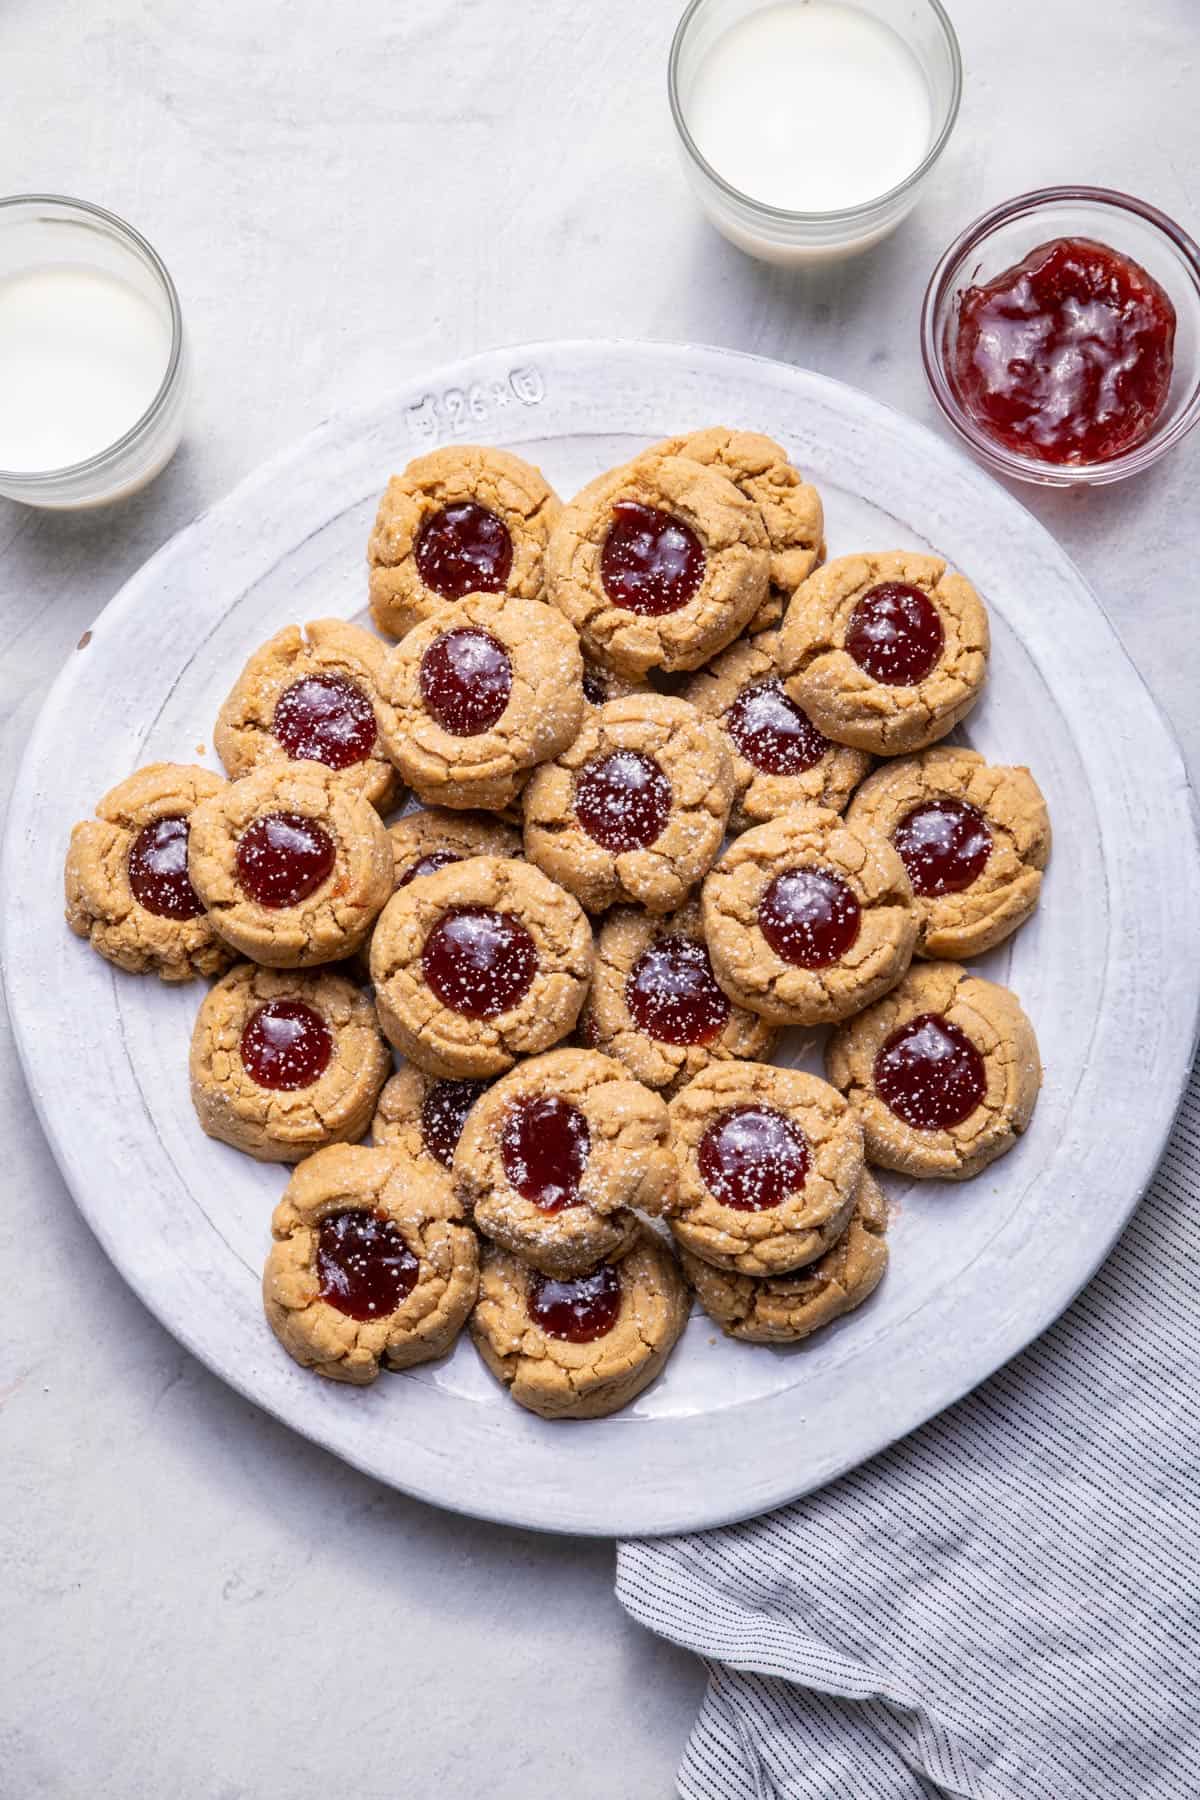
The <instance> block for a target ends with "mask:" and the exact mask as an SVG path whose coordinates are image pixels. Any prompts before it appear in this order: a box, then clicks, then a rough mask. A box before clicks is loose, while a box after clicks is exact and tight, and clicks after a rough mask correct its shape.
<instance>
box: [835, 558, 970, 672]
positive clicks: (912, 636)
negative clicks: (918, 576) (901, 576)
mask: <svg viewBox="0 0 1200 1800" xmlns="http://www.w3.org/2000/svg"><path fill="white" fill-rule="evenodd" d="M945 642H946V633H945V631H944V630H943V629H942V620H941V615H940V614H939V612H938V609H937V607H936V606H935V605H934V604H933V601H932V600H931V599H930V598H929V595H928V594H923V593H922V592H921V589H920V588H915V587H910V586H909V585H908V583H907V582H906V581H881V582H880V583H879V585H878V586H877V587H873V588H870V589H868V591H867V592H866V593H865V594H864V595H863V597H862V599H861V600H860V601H859V603H858V605H857V606H856V607H855V609H854V611H853V612H852V613H851V615H850V626H849V629H848V631H847V632H846V649H847V650H848V651H849V653H850V655H851V656H852V657H853V658H854V660H855V662H856V663H857V664H858V666H859V668H860V669H862V670H863V671H864V672H865V673H866V674H867V675H869V676H870V677H871V680H872V681H881V682H882V683H883V684H884V686H885V687H916V685H917V683H918V682H920V681H924V680H925V677H926V676H927V675H929V674H930V673H931V672H932V670H933V668H934V667H935V665H936V663H937V660H938V657H939V656H940V655H941V654H942V649H943V646H944V645H945Z"/></svg>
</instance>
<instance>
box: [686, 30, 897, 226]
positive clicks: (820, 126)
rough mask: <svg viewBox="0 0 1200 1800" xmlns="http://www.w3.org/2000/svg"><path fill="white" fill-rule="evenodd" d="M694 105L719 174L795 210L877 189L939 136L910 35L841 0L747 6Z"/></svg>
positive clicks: (705, 70) (701, 143)
mask: <svg viewBox="0 0 1200 1800" xmlns="http://www.w3.org/2000/svg"><path fill="white" fill-rule="evenodd" d="M686 108H687V119H688V125H689V128H690V130H691V133H692V137H693V139H694V140H695V142H696V144H697V146H698V147H699V149H700V152H701V154H702V155H703V156H704V157H705V158H706V160H707V161H708V162H709V163H710V164H711V165H712V167H713V168H714V169H715V170H716V171H717V173H718V175H721V176H723V177H724V179H725V180H726V181H727V182H728V183H729V184H730V186H731V187H735V188H737V189H738V190H739V191H740V192H741V193H743V194H747V195H748V196H749V197H750V198H751V199H753V200H758V201H761V202H762V203H763V204H765V205H768V206H776V207H781V208H785V209H786V210H788V211H789V212H834V211H837V210H839V209H841V208H843V207H848V206H857V205H859V204H860V203H861V202H863V201H866V200H873V199H876V198H877V197H878V196H879V195H880V194H884V193H886V192H887V191H888V189H889V188H893V187H895V186H896V185H897V183H899V182H901V181H903V180H904V178H905V176H906V175H910V174H911V173H912V171H913V170H914V169H915V168H916V167H917V165H918V163H920V162H921V161H922V159H923V158H924V156H925V153H926V151H927V150H928V149H929V147H930V144H931V142H932V139H933V112H932V107H931V104H930V95H929V89H928V87H927V85H926V82H925V78H924V76H923V75H922V73H921V69H920V66H919V65H918V63H917V61H916V58H915V57H914V56H913V54H912V52H911V51H910V50H909V48H908V46H907V45H906V44H905V43H904V42H903V41H902V40H901V39H900V38H899V37H898V36H897V35H896V33H895V32H894V31H893V30H892V29H891V27H890V26H887V25H884V24H882V23H881V22H880V21H879V20H878V19H873V18H871V17H870V16H869V15H868V14H867V13H864V12H860V11H859V10H858V8H857V7H855V6H848V5H841V4H839V0H780V3H779V4H778V5H774V6H767V7H764V8H763V9H762V10H761V11H759V12H753V13H750V14H749V15H748V16H747V17H746V18H744V19H742V20H741V21H740V23H739V24H737V25H734V26H733V27H732V28H731V29H730V30H729V31H726V32H725V33H723V35H722V36H721V37H719V38H718V39H717V40H716V42H715V43H714V44H713V45H712V47H711V49H710V50H709V51H708V53H707V55H706V56H705V57H704V59H703V61H702V62H701V64H700V66H699V68H698V69H697V71H696V74H695V77H694V80H693V82H692V85H691V89H690V91H689V94H688V96H687V101H686Z"/></svg>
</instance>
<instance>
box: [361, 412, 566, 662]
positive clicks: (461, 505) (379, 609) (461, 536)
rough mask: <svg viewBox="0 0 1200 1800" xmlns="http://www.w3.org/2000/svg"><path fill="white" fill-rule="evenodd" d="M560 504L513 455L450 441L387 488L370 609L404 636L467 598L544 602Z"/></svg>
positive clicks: (375, 538)
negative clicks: (548, 546)
mask: <svg viewBox="0 0 1200 1800" xmlns="http://www.w3.org/2000/svg"><path fill="white" fill-rule="evenodd" d="M559 510H560V503H559V500H558V496H557V495H556V494H555V493H554V490H553V489H552V488H551V487H550V485H549V484H548V482H547V481H546V479H545V477H544V476H543V474H542V472H541V470H540V469H535V468H534V466H533V464H532V463H527V462H524V461H523V460H522V459H521V457H519V456H514V455H513V453H512V451H511V450H488V449H484V448H483V447H482V446H480V445H478V444H447V445H446V446H445V447H444V448H443V449H441V450H431V451H430V452H429V454H428V455H427V456H418V457H417V458H416V460H415V461H414V462H410V463H409V465H408V467H407V469H405V471H404V473H403V475H393V476H392V479H391V480H390V481H389V482H388V485H387V489H386V491H385V493H384V496H383V499H382V500H381V501H380V502H379V512H378V515H377V516H376V519H375V526H374V529H373V531H372V532H371V539H370V543H369V544H368V546H367V565H368V569H369V571H370V596H371V613H372V616H373V617H374V620H375V623H376V624H377V625H378V626H379V628H380V630H381V631H386V632H390V634H391V635H392V636H393V637H403V636H404V634H405V632H408V631H411V630H412V628H413V626H414V625H419V624H420V623H421V620H422V619H426V618H428V617H429V615H430V614H431V613H433V612H435V611H438V610H439V609H441V608H443V607H445V606H446V605H447V604H449V605H451V606H454V605H456V604H457V603H458V602H459V601H461V600H462V599H463V598H464V596H465V595H467V594H514V595H517V596H518V597H520V598H521V599H525V600H536V599H538V598H539V597H540V596H541V594H542V590H543V586H544V579H545V577H544V567H543V565H544V561H545V552H546V539H547V537H548V535H549V532H550V527H551V526H552V525H553V523H554V521H555V519H556V518H557V517H558V513H559Z"/></svg>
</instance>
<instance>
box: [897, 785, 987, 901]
mask: <svg viewBox="0 0 1200 1800" xmlns="http://www.w3.org/2000/svg"><path fill="white" fill-rule="evenodd" d="M892 842H893V843H894V844H895V846H896V848H897V850H898V851H899V852H900V860H901V862H902V863H903V864H904V867H905V868H906V869H907V871H908V879H909V881H910V882H911V883H912V890H913V893H914V894H919V895H920V896H921V898H922V899H924V900H929V899H933V898H935V897H936V896H937V895H938V894H961V893H962V891H963V889H964V888H969V887H970V885H971V883H972V882H973V881H978V880H979V877H980V876H981V875H982V874H983V871H984V869H985V868H986V867H987V860H988V857H989V856H990V855H991V854H992V834H991V832H990V831H989V830H988V827H987V820H986V819H985V818H984V816H983V814H982V813H981V812H980V811H979V809H978V808H977V807H974V806H971V805H970V804H969V803H968V802H967V801H966V800H930V801H928V802H927V803H926V804H925V805H923V806H914V808H913V810H912V811H911V812H910V813H907V814H906V815H905V817H904V818H903V819H901V821H900V823H899V825H897V827H896V829H895V831H894V832H893V833H892Z"/></svg>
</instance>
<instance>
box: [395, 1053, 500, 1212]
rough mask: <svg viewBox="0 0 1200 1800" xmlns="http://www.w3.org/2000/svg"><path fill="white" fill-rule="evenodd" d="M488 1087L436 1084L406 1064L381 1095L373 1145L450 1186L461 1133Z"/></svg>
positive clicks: (479, 1083) (433, 1078)
mask: <svg viewBox="0 0 1200 1800" xmlns="http://www.w3.org/2000/svg"><path fill="white" fill-rule="evenodd" d="M487 1086H488V1083H487V1082H486V1081H473V1080H470V1079H466V1080H460V1081H444V1080H440V1079H439V1078H438V1077H437V1076H436V1075H426V1073H425V1071H424V1069H418V1068H416V1067H414V1065H413V1064H412V1063H405V1065H404V1067H403V1068H402V1069H399V1070H397V1072H396V1074H395V1075H393V1076H392V1077H391V1078H390V1080H389V1081H388V1083H387V1085H386V1086H385V1088H384V1090H383V1092H382V1094H380V1096H379V1105H378V1107H377V1108H376V1110H375V1117H374V1119H373V1120H372V1121H371V1138H372V1141H373V1142H374V1143H376V1144H380V1145H382V1146H384V1147H385V1148H386V1149H388V1150H397V1151H399V1152H400V1153H401V1154H402V1155H403V1156H404V1158H405V1160H406V1161H407V1162H413V1163H420V1164H421V1166H422V1167H423V1168H426V1169H429V1170H431V1171H433V1170H436V1171H437V1173H438V1174H439V1175H440V1176H441V1177H442V1179H443V1180H445V1181H446V1182H447V1183H448V1182H449V1180H450V1170H451V1168H452V1167H453V1164H454V1152H455V1150H456V1149H457V1148H458V1140H459V1138H460V1136H461V1135H462V1128H463V1126H464V1125H465V1124H466V1122H467V1116H468V1114H469V1113H470V1111H471V1108H472V1107H473V1106H474V1104H475V1102H476V1101H477V1100H478V1099H479V1096H480V1095H481V1094H482V1093H483V1092H484V1091H485V1090H486V1088H487Z"/></svg>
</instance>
